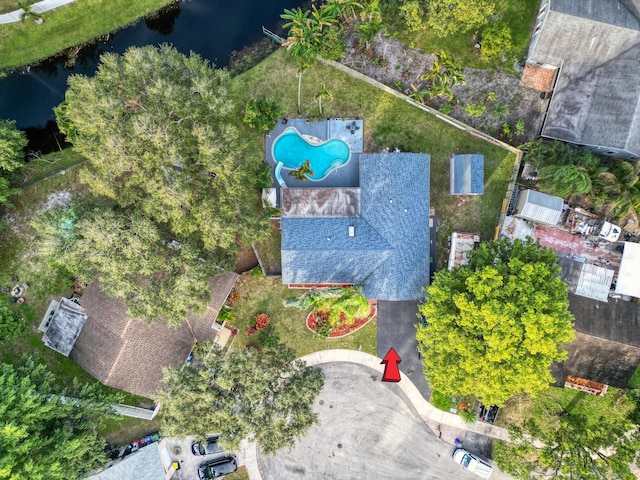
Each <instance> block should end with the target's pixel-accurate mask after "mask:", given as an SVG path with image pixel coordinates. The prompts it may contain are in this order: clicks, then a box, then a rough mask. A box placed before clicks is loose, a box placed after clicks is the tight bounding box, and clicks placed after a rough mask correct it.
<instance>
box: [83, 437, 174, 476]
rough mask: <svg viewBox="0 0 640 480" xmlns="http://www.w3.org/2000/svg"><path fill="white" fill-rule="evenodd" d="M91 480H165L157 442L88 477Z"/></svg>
mask: <svg viewBox="0 0 640 480" xmlns="http://www.w3.org/2000/svg"><path fill="white" fill-rule="evenodd" d="M88 478H89V479H91V480H132V479H134V478H135V479H136V480H166V477H165V474H164V468H163V467H162V459H161V458H160V447H159V444H158V443H157V442H154V443H152V444H151V445H147V446H146V447H142V448H141V449H140V450H138V451H137V452H135V453H132V454H130V455H129V456H127V457H125V458H124V459H123V460H122V461H121V462H118V463H116V464H115V465H113V466H112V467H109V468H107V469H106V470H103V471H102V472H100V473H98V474H96V475H91V476H90V477H88Z"/></svg>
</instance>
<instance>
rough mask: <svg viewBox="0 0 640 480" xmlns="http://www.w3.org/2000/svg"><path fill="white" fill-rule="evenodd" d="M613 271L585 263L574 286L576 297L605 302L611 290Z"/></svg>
mask: <svg viewBox="0 0 640 480" xmlns="http://www.w3.org/2000/svg"><path fill="white" fill-rule="evenodd" d="M613 274H614V271H613V270H610V269H608V268H603V267H598V266H597V265H592V264H589V263H585V264H584V265H582V269H581V270H580V278H579V279H578V285H577V286H576V291H575V294H576V295H580V296H583V297H587V298H593V299H594V300H600V301H601V302H606V301H607V300H608V298H609V291H610V290H611V282H613Z"/></svg>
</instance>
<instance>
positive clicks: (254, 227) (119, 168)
mask: <svg viewBox="0 0 640 480" xmlns="http://www.w3.org/2000/svg"><path fill="white" fill-rule="evenodd" d="M228 82H229V74H228V73H227V72H226V71H225V70H221V69H213V68H211V66H210V65H209V64H208V62H206V61H205V60H203V59H202V58H201V57H200V56H198V55H196V54H194V53H191V55H189V56H185V55H183V54H181V53H180V52H178V51H177V50H175V49H174V48H173V47H171V46H169V45H166V44H165V45H161V46H160V47H158V48H156V47H152V46H146V47H140V48H135V47H132V48H129V49H128V50H127V51H126V52H125V53H124V54H123V55H116V54H111V53H106V54H104V55H102V56H101V58H100V65H99V67H98V71H97V73H96V75H95V76H93V77H87V76H84V75H73V76H71V77H70V78H69V88H68V90H67V92H66V96H65V101H64V102H63V103H62V104H61V105H60V106H59V107H58V108H57V109H56V117H57V120H58V124H59V126H60V128H61V130H62V131H63V132H64V133H65V134H66V135H67V137H68V139H69V141H70V142H71V143H73V146H74V148H75V149H76V150H77V151H78V152H79V153H81V154H83V155H85V156H86V157H87V158H88V159H89V160H90V168H87V169H85V170H84V171H83V172H84V173H83V177H82V179H83V181H85V182H86V183H87V184H88V185H89V187H90V188H91V191H92V193H94V194H96V195H102V196H106V197H108V198H111V199H113V200H115V201H116V202H117V203H118V205H120V206H121V207H123V208H130V209H135V210H136V211H139V212H142V213H143V214H144V215H145V216H146V217H147V218H149V219H151V220H153V221H154V222H156V223H161V224H165V225H167V226H168V227H169V229H170V231H171V232H173V234H175V235H178V236H181V237H189V236H195V237H197V238H199V239H200V240H201V241H202V243H203V245H204V247H205V248H206V249H207V250H210V251H215V250H217V249H223V250H225V251H234V252H235V251H237V248H238V247H237V244H238V241H240V242H242V243H243V244H245V245H249V244H251V242H253V241H255V240H258V239H260V238H262V237H263V236H264V235H266V234H267V233H268V222H267V221H266V216H265V215H264V214H262V213H260V211H259V210H258V209H257V208H256V206H257V205H258V195H257V183H256V179H257V174H258V172H259V171H260V169H261V167H262V158H261V156H260V152H257V151H254V150H252V149H251V148H250V145H249V141H248V138H247V136H246V135H245V134H243V132H242V131H241V129H240V128H238V126H237V125H241V122H242V120H241V118H240V117H241V114H240V113H239V112H237V111H236V109H235V106H234V104H233V102H232V100H231V98H230V97H229V95H228V93H227V87H228Z"/></svg>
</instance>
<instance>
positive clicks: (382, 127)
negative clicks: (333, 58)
mask: <svg viewBox="0 0 640 480" xmlns="http://www.w3.org/2000/svg"><path fill="white" fill-rule="evenodd" d="M296 73H297V64H296V62H295V61H293V60H292V59H291V58H290V57H289V56H288V54H287V53H286V52H285V51H284V49H280V50H278V51H276V52H275V53H273V54H272V55H271V56H269V57H268V58H267V59H266V60H265V61H263V62H262V63H260V64H259V65H257V66H256V67H254V68H253V69H251V70H249V71H248V72H245V73H244V74H242V75H240V76H239V77H236V78H235V79H234V84H233V87H234V92H235V95H237V96H238V97H239V98H243V99H244V100H245V101H247V100H249V98H251V97H258V96H265V97H269V98H274V99H278V101H279V102H281V103H282V105H283V107H284V108H285V111H286V112H287V113H286V114H285V116H290V117H318V115H319V111H318V104H317V102H316V101H315V100H314V95H315V94H316V92H317V91H318V87H319V84H320V82H325V84H326V86H327V89H328V90H329V91H330V92H331V93H332V95H333V101H325V102H323V114H324V115H323V116H324V117H342V118H349V117H359V118H363V119H364V139H365V151H366V152H379V151H381V149H382V148H385V147H389V148H394V147H399V148H400V149H401V150H403V151H409V152H422V153H429V154H430V155H431V168H430V174H431V195H430V197H431V206H432V207H434V208H435V210H436V215H437V217H438V233H437V244H438V262H437V263H438V267H439V268H441V267H442V266H443V260H444V259H445V257H446V253H445V250H446V248H447V239H448V237H449V235H450V234H451V232H452V231H454V230H462V231H467V232H477V233H480V234H481V235H482V238H483V239H484V240H489V239H493V236H494V231H495V227H496V225H497V222H498V216H499V213H500V208H501V206H502V200H503V198H504V196H505V193H506V189H507V184H508V182H509V177H510V175H511V171H512V168H513V164H514V161H515V157H514V155H513V154H511V153H509V152H508V151H506V150H504V149H502V148H500V147H496V146H494V145H492V144H489V143H487V142H484V141H481V140H479V139H477V138H475V137H473V136H471V135H469V134H467V133H464V132H461V131H460V130H458V129H457V128H455V127H452V126H450V125H448V124H446V123H445V122H442V121H440V120H438V119H436V118H435V117H434V116H432V115H430V114H428V113H426V112H424V111H422V110H420V109H418V108H416V107H414V106H411V105H410V104H408V103H406V102H404V101H402V100H400V99H398V98H396V97H393V96H391V95H389V94H387V93H384V92H382V91H380V90H378V89H376V88H373V87H371V86H369V85H368V84H365V83H363V82H358V81H356V80H354V79H353V78H351V77H349V76H347V75H345V74H344V73H342V72H340V71H338V70H336V69H333V68H331V67H328V66H325V65H321V64H315V65H313V66H312V67H310V68H309V69H307V70H305V72H304V73H303V77H302V102H301V104H302V105H301V109H302V113H301V114H300V115H298V113H297V88H298V81H297V77H296ZM260 138H261V137H260ZM261 145H262V146H261V148H264V141H263V140H262V144H261ZM458 152H459V153H480V154H483V155H484V157H485V193H484V195H478V196H473V197H464V198H462V197H452V196H450V195H449V160H450V158H451V155H452V154H453V153H458Z"/></svg>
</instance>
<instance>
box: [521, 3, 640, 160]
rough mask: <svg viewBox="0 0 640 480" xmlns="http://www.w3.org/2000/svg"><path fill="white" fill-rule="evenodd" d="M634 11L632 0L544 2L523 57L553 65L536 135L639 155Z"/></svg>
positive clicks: (638, 21)
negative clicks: (551, 83)
mask: <svg viewBox="0 0 640 480" xmlns="http://www.w3.org/2000/svg"><path fill="white" fill-rule="evenodd" d="M639 11H640V1H639V0H624V1H622V2H619V1H617V0H581V1H579V2H577V1H574V0H550V1H549V7H548V13H547V14H546V16H543V17H540V18H541V20H540V24H539V25H538V26H537V27H536V30H535V32H537V33H534V35H533V37H532V41H531V46H530V50H529V54H528V57H527V60H528V61H529V62H533V63H536V64H549V65H554V66H556V67H560V74H559V76H558V80H557V83H556V87H555V89H554V93H553V97H552V99H551V102H550V104H549V110H548V114H547V117H546V120H545V124H544V126H543V130H542V135H543V136H545V137H548V138H555V139H558V140H564V141H568V142H572V143H576V144H581V145H587V146H591V147H600V148H603V149H612V151H614V152H615V151H616V150H624V151H626V152H627V153H628V154H630V155H633V156H638V155H640V82H638V74H639V73H640V67H639V65H640V17H638V12H639ZM538 29H539V31H538Z"/></svg>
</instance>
